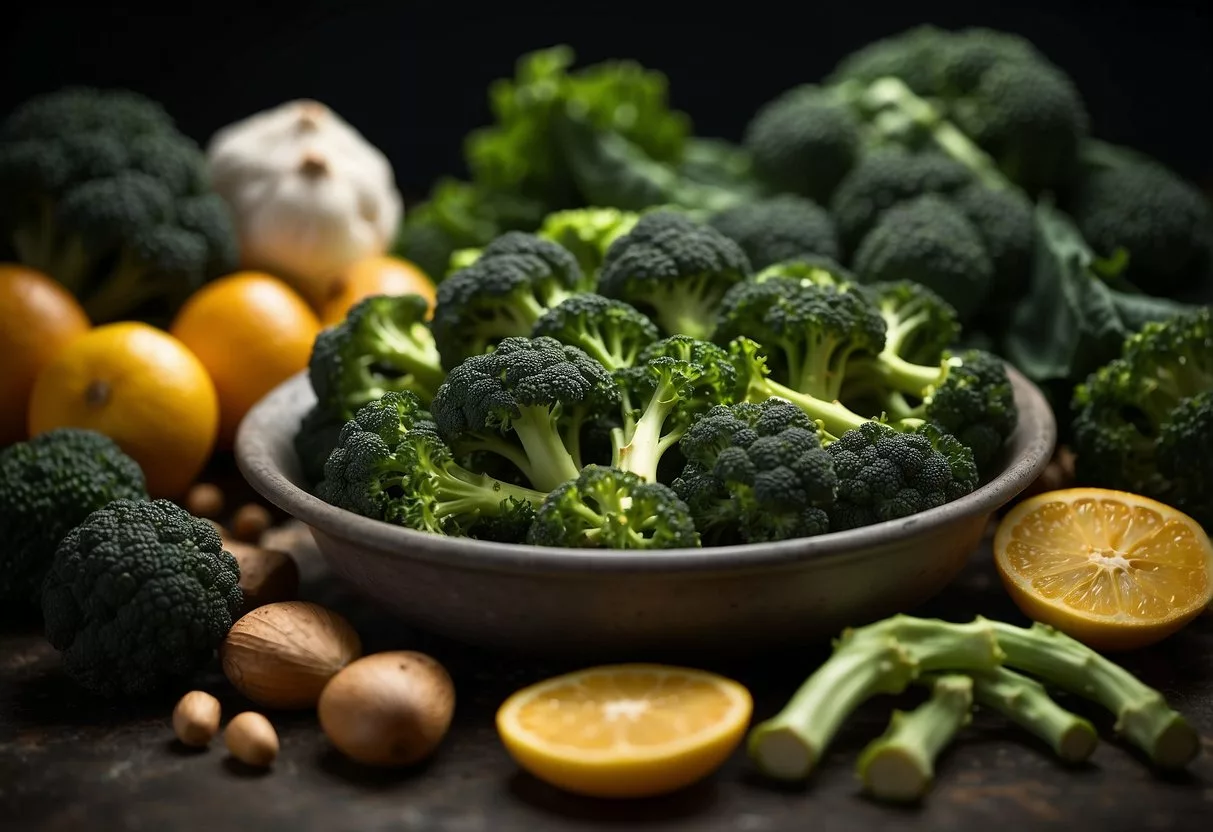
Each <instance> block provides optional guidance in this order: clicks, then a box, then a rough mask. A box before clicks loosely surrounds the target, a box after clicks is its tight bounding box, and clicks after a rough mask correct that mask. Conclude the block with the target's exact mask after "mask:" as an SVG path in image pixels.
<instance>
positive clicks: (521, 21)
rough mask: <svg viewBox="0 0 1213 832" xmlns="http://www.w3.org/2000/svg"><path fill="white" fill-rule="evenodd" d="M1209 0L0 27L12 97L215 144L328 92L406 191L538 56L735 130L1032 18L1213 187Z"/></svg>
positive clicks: (329, 2) (668, 8) (73, 8)
mask: <svg viewBox="0 0 1213 832" xmlns="http://www.w3.org/2000/svg"><path fill="white" fill-rule="evenodd" d="M1211 5H1213V4H1210V3H1197V2H1182V3H1180V2H1148V3H1147V2H1110V3H1099V4H1097V3H1080V2H1076V0H1050V1H1049V2H1030V3H1028V2H1015V3H997V4H985V3H981V2H980V0H972V2H970V3H967V4H959V3H930V2H906V1H905V0H900V2H886V3H880V4H877V3H872V2H868V0H831V2H817V3H812V2H810V3H805V2H794V0H793V1H791V2H787V3H785V4H777V3H771V2H750V1H749V0H745V1H744V2H742V1H739V2H732V3H728V2H725V3H721V4H720V6H718V7H716V8H718V9H720V11H718V12H711V11H710V10H709V9H710V8H712V7H711V6H708V5H706V4H699V3H696V4H691V3H681V4H672V3H670V4H662V3H655V2H648V3H618V2H615V3H601V4H598V3H593V4H591V3H584V2H577V0H566V2H564V3H510V4H505V3H492V4H490V3H487V2H482V3H475V4H466V3H458V2H413V3H410V2H396V3H391V2H383V0H380V2H365V1H363V2H359V1H358V0H347V1H346V2H336V1H335V0H295V2H281V1H280V0H246V2H245V3H235V2H231V0H214V2H211V3H206V4H202V3H199V4H188V3H181V4H177V3H170V4H164V5H161V6H159V7H156V6H152V7H150V8H151V10H150V11H145V10H143V9H136V8H134V7H125V6H122V5H120V4H99V7H98V8H93V9H88V8H85V7H84V6H83V5H80V4H76V5H68V4H66V3H61V2H37V0H33V2H29V3H26V4H23V6H24V9H23V11H21V12H19V13H17V15H16V17H13V16H12V14H11V13H10V14H9V15H8V16H7V21H6V24H7V28H6V31H5V32H4V33H2V34H0V38H2V43H0V66H2V67H3V70H2V72H3V74H2V75H0V78H3V85H2V87H0V90H2V92H0V110H2V111H4V112H7V111H8V110H9V109H10V108H12V107H13V106H14V105H15V104H17V103H18V102H19V101H21V100H22V99H23V98H25V97H26V96H28V95H30V94H34V93H38V92H43V91H48V90H51V89H54V88H56V87H58V86H60V85H62V84H66V83H88V84H96V85H121V86H127V87H131V88H133V89H137V90H140V91H142V92H144V93H147V94H149V95H151V96H153V97H155V98H157V99H159V100H160V101H162V102H163V103H164V104H165V105H166V106H167V107H168V109H169V110H170V112H172V113H173V114H174V115H175V116H176V118H177V119H178V120H179V122H180V124H181V127H182V128H183V129H184V130H185V131H186V132H187V133H189V134H190V135H192V136H194V137H195V138H196V139H198V140H199V141H200V142H205V141H206V140H207V139H208V138H209V137H210V135H211V134H212V133H213V132H214V131H215V130H216V129H217V128H219V127H222V126H223V125H225V124H227V123H229V122H231V121H234V120H236V119H238V118H241V117H243V116H246V115H249V114H251V113H253V112H255V111H257V110H260V109H263V108H266V107H270V106H273V105H275V104H278V103H281V102H283V101H285V100H288V99H291V98H296V97H312V98H317V99H319V100H321V101H324V102H325V103H327V104H329V105H330V106H332V107H333V108H334V109H335V110H336V111H337V112H338V113H340V114H341V115H342V116H344V117H345V118H346V119H347V120H349V121H350V122H352V123H353V124H354V125H355V126H356V127H358V128H359V129H360V130H361V131H362V132H363V133H364V134H365V135H366V136H367V137H368V138H369V139H370V140H371V141H372V142H374V143H375V144H376V145H378V146H379V147H381V148H382V149H383V150H384V151H385V152H386V153H387V154H388V156H389V157H390V158H391V160H392V162H393V165H394V166H395V169H396V174H397V178H398V180H399V184H400V186H401V188H402V189H403V190H404V191H405V193H406V195H408V196H411V197H417V196H420V195H421V194H423V193H424V192H425V190H426V188H427V187H428V186H429V184H430V182H431V181H432V180H433V179H434V178H435V177H437V176H439V175H442V174H459V173H461V172H462V163H461V156H460V143H461V139H462V137H463V136H464V134H465V133H467V131H468V130H469V129H471V128H473V127H476V126H479V125H481V124H484V123H486V122H487V121H488V119H489V114H488V108H487V104H486V101H485V87H486V85H487V83H488V82H489V81H490V80H492V79H493V78H497V77H501V76H506V75H509V74H511V73H512V70H513V64H514V60H515V59H516V57H517V56H518V55H519V54H520V53H522V52H525V51H527V50H530V49H534V48H539V47H544V46H550V45H553V44H555V43H560V42H564V43H568V44H570V45H572V46H574V47H575V48H576V50H577V53H578V57H579V59H580V61H582V62H592V61H596V60H601V59H604V58H611V57H631V58H635V59H637V60H639V61H641V62H642V63H644V64H646V65H648V66H651V67H654V68H658V69H661V70H663V71H664V72H666V73H667V74H668V76H669V78H670V85H671V91H672V95H671V97H672V100H673V103H674V105H675V106H677V107H678V108H680V109H683V110H686V111H687V112H689V113H690V114H691V116H692V117H693V118H694V121H695V125H696V130H697V132H698V133H700V134H702V135H717V136H723V137H726V138H732V139H736V138H738V137H739V135H740V132H741V129H742V127H743V125H744V124H745V121H746V119H747V118H748V117H749V115H750V114H751V113H752V112H753V110H754V108H755V107H757V106H758V105H760V104H761V103H763V102H764V101H766V100H767V99H769V98H771V97H772V96H773V95H774V94H776V93H778V92H779V91H781V90H782V89H784V88H786V87H788V86H791V85H793V84H796V83H799V82H803V81H809V80H814V79H817V78H819V77H820V76H821V75H822V74H824V73H825V72H826V71H828V70H829V69H830V68H831V66H832V65H833V64H834V62H835V61H837V60H838V58H839V57H841V56H842V55H844V54H846V53H847V52H848V51H850V50H851V49H854V48H855V47H857V46H859V45H860V44H862V43H864V42H865V41H868V40H871V39H874V38H876V37H878V36H881V35H885V34H889V33H893V32H896V31H899V30H901V29H903V28H905V27H908V26H911V25H914V24H916V23H922V22H934V23H936V24H938V25H941V26H948V27H954V26H963V25H987V26H992V27H996V28H1004V29H1007V30H1011V31H1015V32H1019V33H1021V34H1023V35H1026V36H1027V37H1029V38H1031V39H1032V40H1033V41H1034V42H1035V43H1036V44H1037V45H1038V46H1039V47H1040V48H1041V49H1042V50H1043V51H1044V52H1045V53H1046V54H1048V55H1049V56H1050V57H1051V58H1052V59H1053V60H1055V61H1056V62H1057V63H1059V64H1060V65H1061V66H1063V67H1064V68H1065V69H1066V70H1067V71H1069V72H1070V73H1071V74H1072V76H1073V77H1074V78H1075V80H1076V81H1077V82H1078V85H1079V87H1080V89H1081V90H1082V91H1083V93H1084V95H1085V97H1086V100H1087V102H1088V107H1089V109H1090V111H1091V115H1092V121H1093V124H1094V128H1095V131H1096V132H1097V133H1098V134H1099V135H1100V136H1102V137H1104V138H1106V139H1109V140H1112V141H1117V142H1124V143H1128V144H1132V145H1135V146H1137V147H1139V148H1140V149H1142V150H1146V151H1148V152H1150V153H1152V154H1154V155H1156V156H1157V157H1159V158H1160V159H1162V160H1163V161H1165V162H1166V163H1168V164H1170V165H1171V166H1172V167H1174V168H1175V169H1176V170H1178V171H1179V172H1181V173H1183V174H1184V175H1186V176H1188V177H1190V178H1193V179H1196V180H1198V181H1200V182H1201V183H1202V184H1205V185H1213V11H1210V10H1209V8H1208V6H1211Z"/></svg>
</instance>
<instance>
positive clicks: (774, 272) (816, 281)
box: [754, 255, 858, 291]
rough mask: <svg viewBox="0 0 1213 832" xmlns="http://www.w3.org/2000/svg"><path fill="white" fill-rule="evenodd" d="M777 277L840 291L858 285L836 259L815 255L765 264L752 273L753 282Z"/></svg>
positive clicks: (762, 281) (853, 276) (853, 277)
mask: <svg viewBox="0 0 1213 832" xmlns="http://www.w3.org/2000/svg"><path fill="white" fill-rule="evenodd" d="M779 278H789V279H791V280H795V281H797V282H798V283H804V284H807V285H814V286H835V287H837V288H838V289H839V290H840V291H849V290H850V289H851V288H852V287H855V286H857V285H858V281H857V280H856V279H855V275H853V274H851V272H850V270H849V269H846V268H845V267H843V266H842V265H841V264H839V263H838V261H837V260H834V259H833V258H830V257H821V256H816V255H813V256H809V255H805V256H801V257H796V258H794V259H791V260H784V261H783V262H782V263H775V264H773V265H770V266H767V267H766V268H765V269H763V270H762V271H760V272H758V274H756V275H754V282H755V283H765V282H766V281H768V280H776V279H779Z"/></svg>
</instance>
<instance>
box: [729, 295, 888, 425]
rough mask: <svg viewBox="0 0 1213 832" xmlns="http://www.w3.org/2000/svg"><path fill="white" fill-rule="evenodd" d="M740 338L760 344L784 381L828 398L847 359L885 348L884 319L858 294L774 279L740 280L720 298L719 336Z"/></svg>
mask: <svg viewBox="0 0 1213 832" xmlns="http://www.w3.org/2000/svg"><path fill="white" fill-rule="evenodd" d="M741 336H745V337H748V338H752V339H753V340H755V341H757V342H758V343H760V344H762V346H763V348H764V350H765V351H766V354H767V357H768V358H769V359H774V361H775V364H776V366H775V367H773V368H772V370H773V372H775V374H776V377H777V378H778V379H779V380H780V381H781V382H782V383H783V384H785V385H786V386H788V387H791V388H792V389H794V390H796V391H797V392H799V393H803V394H805V395H808V396H813V397H815V398H817V399H821V400H822V401H825V402H832V401H834V400H835V399H837V398H838V397H839V395H840V394H841V391H842V385H843V380H844V378H845V368H846V365H847V362H848V361H849V360H850V359H851V357H852V356H854V355H856V354H858V353H870V354H872V355H875V354H876V353H879V352H880V351H881V350H882V349H884V344H885V322H884V318H882V317H881V314H880V310H879V309H877V308H876V306H875V305H874V304H873V303H872V302H871V300H870V299H869V298H868V297H867V295H865V294H863V293H861V292H856V291H845V290H843V289H840V288H839V287H837V286H830V285H814V284H810V283H805V282H802V281H797V280H795V279H792V278H773V279H769V280H764V281H763V282H761V283H758V282H750V283H744V284H741V285H740V286H737V287H735V288H734V289H732V290H730V291H729V293H728V294H727V295H725V297H724V300H723V301H722V302H721V305H720V312H719V324H718V325H717V337H718V339H719V340H720V341H722V342H727V341H730V340H732V339H734V338H738V337H741Z"/></svg>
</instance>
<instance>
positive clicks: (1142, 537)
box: [994, 488, 1213, 650]
mask: <svg viewBox="0 0 1213 832" xmlns="http://www.w3.org/2000/svg"><path fill="white" fill-rule="evenodd" d="M994 558H995V563H996V564H997V567H998V572H999V575H1001V577H1002V580H1003V584H1004V585H1005V586H1006V588H1007V591H1008V592H1009V593H1010V594H1011V597H1012V598H1013V599H1014V601H1015V603H1016V604H1017V605H1018V606H1019V608H1020V609H1021V610H1023V612H1024V614H1026V615H1027V616H1029V617H1030V618H1032V619H1035V620H1036V621H1040V622H1042V623H1044V624H1051V625H1052V626H1054V627H1056V628H1057V629H1058V630H1061V631H1062V632H1063V633H1066V634H1067V635H1070V636H1072V637H1074V638H1076V639H1078V640H1079V641H1081V642H1084V643H1085V644H1087V645H1088V646H1090V647H1094V648H1095V649H1097V650H1131V649H1135V648H1138V647H1145V646H1147V645H1149V644H1153V643H1155V642H1157V641H1161V640H1162V639H1164V638H1166V637H1167V636H1169V635H1171V634H1172V633H1174V632H1176V631H1177V630H1179V629H1180V628H1182V627H1183V626H1184V625H1186V624H1187V623H1189V622H1190V621H1192V619H1194V618H1196V617H1197V616H1198V615H1200V614H1201V611H1202V610H1204V609H1205V607H1207V606H1208V605H1209V603H1210V601H1213V543H1210V541H1209V538H1208V536H1207V535H1206V534H1205V533H1204V531H1203V530H1202V529H1201V527H1200V525H1199V524H1198V523H1197V522H1196V521H1195V520H1193V519H1192V518H1191V517H1188V516H1187V515H1186V514H1183V513H1181V512H1179V511H1176V510H1175V509H1173V508H1170V507H1169V506H1165V505H1163V504H1162V503H1159V502H1157V501H1155V500H1151V499H1148V498H1146V497H1141V496H1138V495H1136V494H1128V493H1125V492H1123V491H1108V490H1105V489H1100V488H1071V489H1066V490H1064V491H1052V492H1049V493H1046V494H1040V495H1037V496H1035V497H1032V498H1031V499H1028V500H1025V501H1023V502H1022V503H1019V504H1018V505H1017V506H1015V508H1013V509H1012V510H1011V511H1010V512H1009V513H1008V514H1007V516H1006V517H1004V518H1003V520H1002V522H1000V523H999V525H998V530H997V531H996V532H995V535H994Z"/></svg>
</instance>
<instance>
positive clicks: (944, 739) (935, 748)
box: [856, 674, 973, 803]
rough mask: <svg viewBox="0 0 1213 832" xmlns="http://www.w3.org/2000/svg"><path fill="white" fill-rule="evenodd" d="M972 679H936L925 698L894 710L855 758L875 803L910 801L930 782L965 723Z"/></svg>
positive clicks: (927, 787)
mask: <svg viewBox="0 0 1213 832" xmlns="http://www.w3.org/2000/svg"><path fill="white" fill-rule="evenodd" d="M972 709H973V680H972V679H970V678H969V677H968V676H962V675H958V674H949V675H945V676H939V677H936V678H935V679H934V680H933V682H932V685H931V697H930V698H929V699H928V700H927V701H926V702H924V703H923V704H922V705H919V706H918V707H917V708H915V709H914V710H912V711H910V712H909V713H906V712H905V711H894V712H893V716H892V718H891V719H890V720H889V727H888V730H886V731H885V733H884V735H883V736H881V737H879V738H878V739H876V740H873V741H872V742H871V743H870V744H869V745H868V746H867V747H866V748H864V750H863V751H862V752H860V754H859V762H858V765H857V767H856V770H857V772H858V774H859V777H860V779H861V780H862V781H863V786H864V789H865V790H866V791H867V792H868V793H869V794H871V795H872V796H873V797H875V798H876V799H877V800H883V801H887V802H890V803H912V802H915V801H918V800H920V799H922V797H923V796H924V795H925V794H926V793H927V791H928V790H929V789H930V787H931V783H932V781H933V780H934V779H935V760H936V758H938V757H939V755H940V753H941V752H942V751H943V750H944V748H946V747H947V745H948V743H949V742H951V741H952V739H953V738H954V737H955V736H956V734H957V732H958V731H960V729H961V728H962V727H964V726H965V725H966V724H967V723H968V722H969V720H970V718H971V715H972Z"/></svg>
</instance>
